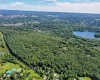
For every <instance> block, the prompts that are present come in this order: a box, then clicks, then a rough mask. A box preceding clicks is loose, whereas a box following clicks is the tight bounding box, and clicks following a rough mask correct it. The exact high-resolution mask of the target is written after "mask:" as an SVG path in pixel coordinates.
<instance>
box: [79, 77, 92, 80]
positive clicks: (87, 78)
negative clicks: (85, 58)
mask: <svg viewBox="0 0 100 80" xmlns="http://www.w3.org/2000/svg"><path fill="white" fill-rule="evenodd" d="M78 80H91V78H89V77H79V78H78Z"/></svg>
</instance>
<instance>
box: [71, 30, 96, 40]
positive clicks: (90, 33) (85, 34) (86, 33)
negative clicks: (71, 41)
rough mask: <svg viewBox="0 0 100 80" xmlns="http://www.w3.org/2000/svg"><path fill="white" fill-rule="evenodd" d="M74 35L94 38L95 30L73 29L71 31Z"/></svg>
mask: <svg viewBox="0 0 100 80" xmlns="http://www.w3.org/2000/svg"><path fill="white" fill-rule="evenodd" d="M73 34H74V35H77V36H80V37H84V38H91V39H96V38H95V37H94V34H95V32H88V31H85V32H80V31H74V32H73Z"/></svg>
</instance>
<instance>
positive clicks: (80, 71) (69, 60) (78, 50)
mask: <svg viewBox="0 0 100 80" xmlns="http://www.w3.org/2000/svg"><path fill="white" fill-rule="evenodd" d="M18 12H20V11H9V14H6V11H2V14H4V16H5V18H4V17H3V18H0V23H1V26H0V31H1V32H2V33H3V34H4V39H5V42H6V43H7V45H8V46H9V48H10V50H11V51H12V52H13V53H12V54H13V55H14V56H15V57H18V58H19V59H21V60H22V61H23V62H25V63H26V64H27V65H28V66H29V67H31V68H32V69H34V70H35V72H37V73H38V74H39V75H40V76H41V77H43V76H44V75H45V76H46V77H47V79H48V80H54V78H55V77H56V78H57V79H58V80H67V79H69V80H70V78H75V79H78V78H79V77H90V78H91V79H92V80H100V40H96V39H87V38H81V37H78V36H75V35H74V34H73V31H85V30H88V31H92V32H98V33H100V21H99V19H100V15H98V14H97V15H96V14H95V15H94V14H79V13H49V12H27V11H26V12H24V11H22V12H21V13H20V14H19V13H18ZM23 13H24V14H25V16H26V17H17V18H11V19H10V20H8V19H9V18H7V16H9V15H16V14H17V15H22V14H23ZM33 15H34V16H33ZM32 16H33V17H32ZM36 21H37V22H36ZM34 22H35V23H34ZM8 23H9V24H16V23H23V24H22V25H20V26H14V25H13V26H8V25H7V24H8ZM4 24H6V26H4ZM54 74H57V76H55V77H54Z"/></svg>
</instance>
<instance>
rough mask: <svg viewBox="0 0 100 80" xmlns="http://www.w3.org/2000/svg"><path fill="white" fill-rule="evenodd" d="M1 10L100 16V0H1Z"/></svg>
mask: <svg viewBox="0 0 100 80" xmlns="http://www.w3.org/2000/svg"><path fill="white" fill-rule="evenodd" d="M0 9H4V10H23V11H45V12H70V13H92V14H94V13H95V14H100V0H30V1H28V0H24V1H23V0H14V1H12V0H9V1H8V0H3V1H1V0H0Z"/></svg>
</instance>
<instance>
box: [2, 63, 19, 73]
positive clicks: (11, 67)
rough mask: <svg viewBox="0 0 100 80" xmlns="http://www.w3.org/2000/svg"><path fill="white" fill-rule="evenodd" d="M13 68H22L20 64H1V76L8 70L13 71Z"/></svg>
mask: <svg viewBox="0 0 100 80" xmlns="http://www.w3.org/2000/svg"><path fill="white" fill-rule="evenodd" d="M13 68H17V69H18V68H20V65H18V64H13V63H9V62H6V63H2V64H0V74H4V73H5V72H6V70H12V69H13Z"/></svg>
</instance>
